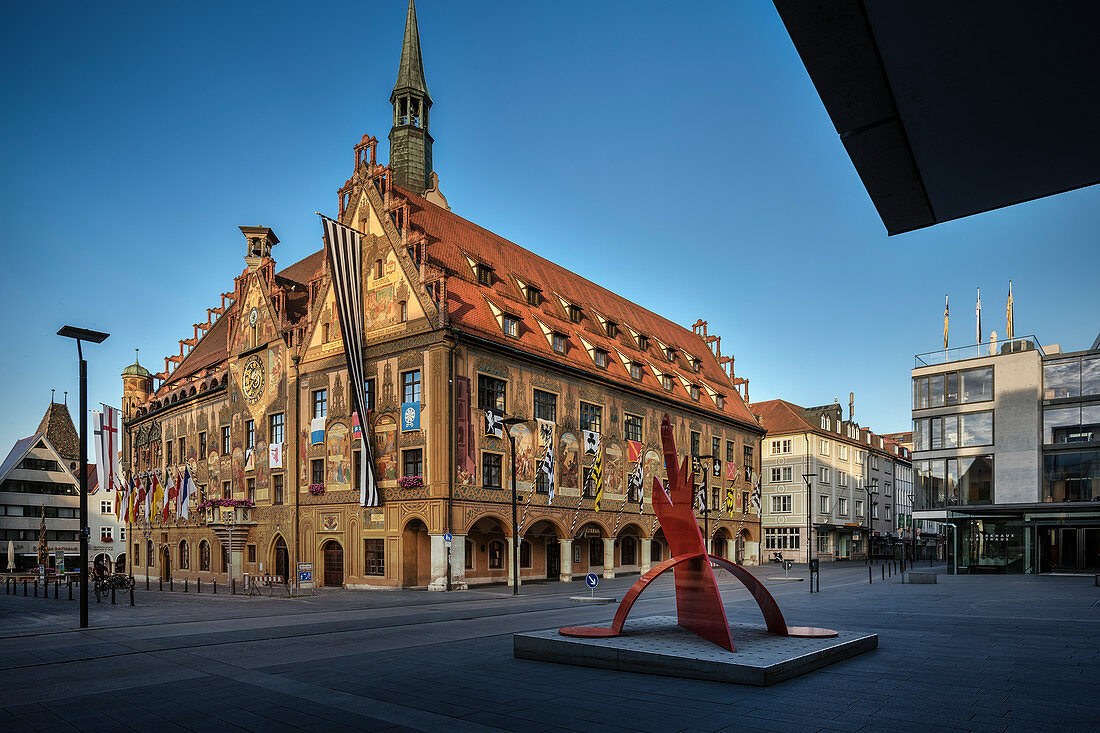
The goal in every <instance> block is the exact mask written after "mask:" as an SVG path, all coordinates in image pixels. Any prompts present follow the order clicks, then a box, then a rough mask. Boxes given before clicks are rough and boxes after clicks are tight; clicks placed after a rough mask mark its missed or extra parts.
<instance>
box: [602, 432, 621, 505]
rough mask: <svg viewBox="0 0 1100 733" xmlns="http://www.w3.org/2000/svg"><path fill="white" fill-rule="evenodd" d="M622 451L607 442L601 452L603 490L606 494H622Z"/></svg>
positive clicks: (616, 445) (618, 446)
mask: <svg viewBox="0 0 1100 733" xmlns="http://www.w3.org/2000/svg"><path fill="white" fill-rule="evenodd" d="M624 485H625V484H624V482H623V449H622V446H620V445H619V444H618V443H612V442H610V441H609V442H608V444H607V447H606V448H604V451H603V490H604V491H605V492H607V493H608V494H622V493H623V486H624Z"/></svg>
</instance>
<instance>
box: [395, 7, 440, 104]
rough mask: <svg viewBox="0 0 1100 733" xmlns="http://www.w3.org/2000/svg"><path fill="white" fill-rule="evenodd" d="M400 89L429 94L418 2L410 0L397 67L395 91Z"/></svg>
mask: <svg viewBox="0 0 1100 733" xmlns="http://www.w3.org/2000/svg"><path fill="white" fill-rule="evenodd" d="M399 89H414V90H416V91H418V92H423V93H424V96H426V97H428V98H429V99H431V97H430V96H429V95H428V82H427V81H425V79H424V60H423V58H422V57H421V55H420V29H419V28H417V25H416V4H415V2H414V0H409V12H408V15H407V16H405V39H404V40H403V41H402V43H401V63H400V64H399V65H398V67H397V83H396V84H394V85H393V90H394V92H397V90H399Z"/></svg>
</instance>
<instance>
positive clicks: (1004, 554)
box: [947, 515, 1030, 574]
mask: <svg viewBox="0 0 1100 733" xmlns="http://www.w3.org/2000/svg"><path fill="white" fill-rule="evenodd" d="M949 520H950V521H951V523H952V524H953V525H954V527H955V530H956V534H957V537H956V538H955V540H954V542H951V541H949V542H948V545H947V551H948V554H949V558H948V562H949V564H951V565H952V566H953V567H954V568H957V571H958V572H959V573H970V574H974V573H1023V572H1027V571H1028V570H1029V569H1030V568H1026V567H1025V565H1027V564H1029V563H1027V556H1028V547H1029V544H1030V543H1029V542H1028V541H1027V532H1028V530H1027V528H1026V527H1025V526H1024V521H1023V518H1022V517H1015V516H996V517H981V518H976V517H965V516H952V515H949ZM950 556H953V557H950Z"/></svg>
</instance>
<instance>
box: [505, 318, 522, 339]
mask: <svg viewBox="0 0 1100 733" xmlns="http://www.w3.org/2000/svg"><path fill="white" fill-rule="evenodd" d="M502 320H503V325H504V335H505V336H511V337H512V338H518V337H519V320H518V319H517V318H516V317H515V316H510V315H508V314H507V313H506V314H504V317H503V319H502Z"/></svg>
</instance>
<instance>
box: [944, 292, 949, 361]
mask: <svg viewBox="0 0 1100 733" xmlns="http://www.w3.org/2000/svg"><path fill="white" fill-rule="evenodd" d="M949 313H950V311H949V309H948V307H947V296H946V295H945V296H943V348H945V349H946V348H947V321H948V318H949Z"/></svg>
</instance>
